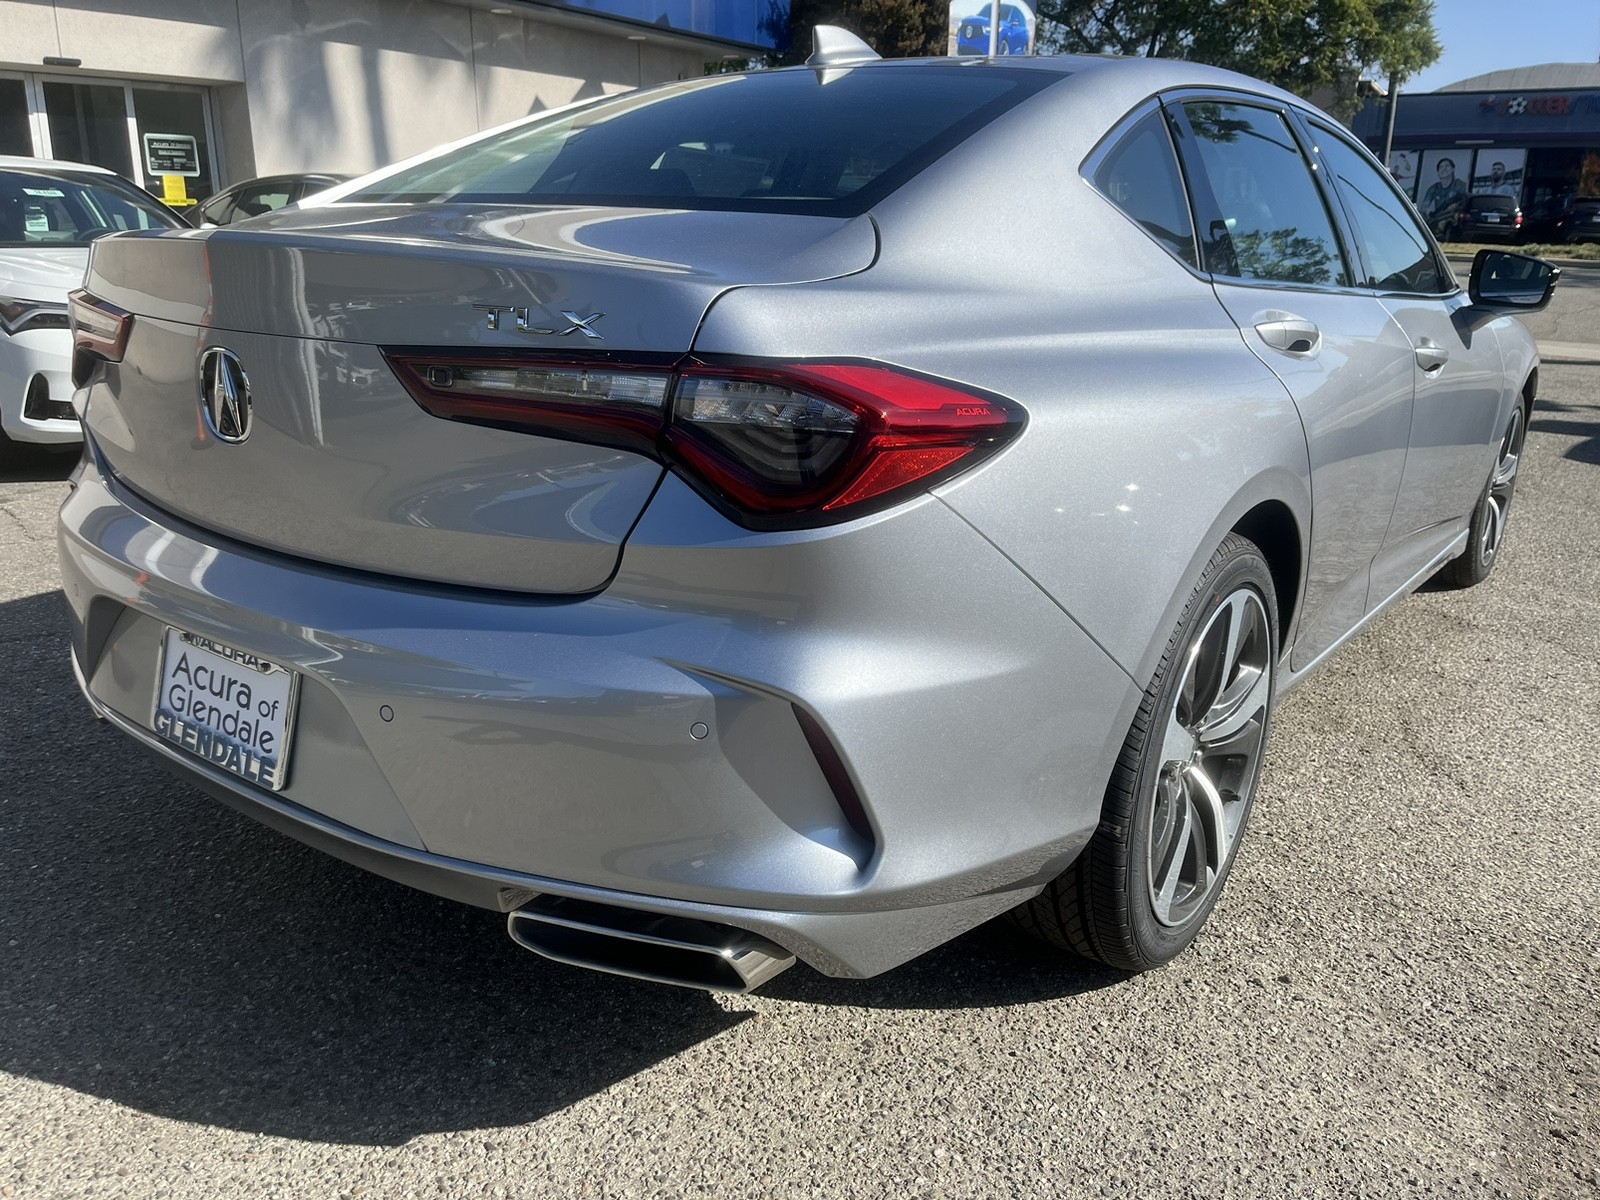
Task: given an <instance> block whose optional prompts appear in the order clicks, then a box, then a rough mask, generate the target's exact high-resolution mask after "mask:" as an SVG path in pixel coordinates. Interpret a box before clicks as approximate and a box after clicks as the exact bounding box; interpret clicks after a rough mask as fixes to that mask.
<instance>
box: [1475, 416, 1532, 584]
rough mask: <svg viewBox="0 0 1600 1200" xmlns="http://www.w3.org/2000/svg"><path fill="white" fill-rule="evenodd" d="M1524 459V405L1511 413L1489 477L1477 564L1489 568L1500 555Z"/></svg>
mask: <svg viewBox="0 0 1600 1200" xmlns="http://www.w3.org/2000/svg"><path fill="white" fill-rule="evenodd" d="M1521 458H1522V406H1521V405H1518V406H1517V407H1516V408H1514V409H1513V410H1512V412H1511V424H1510V425H1508V426H1507V427H1506V436H1505V438H1504V439H1503V440H1502V441H1501V443H1500V454H1499V457H1498V458H1497V459H1496V460H1495V464H1494V474H1493V475H1492V476H1490V478H1489V494H1488V495H1487V496H1486V497H1485V498H1484V504H1485V505H1486V506H1487V508H1486V510H1485V513H1484V515H1485V517H1486V518H1487V519H1486V520H1485V521H1484V522H1483V533H1482V535H1481V536H1480V537H1479V539H1478V561H1479V562H1481V563H1483V565H1484V566H1488V565H1489V564H1490V563H1492V562H1493V561H1494V556H1495V555H1496V554H1498V553H1499V552H1500V544H1501V542H1503V541H1504V540H1505V535H1506V516H1507V512H1508V510H1509V509H1510V507H1511V496H1512V493H1513V492H1515V491H1516V487H1517V467H1518V465H1519V463H1520V461H1521Z"/></svg>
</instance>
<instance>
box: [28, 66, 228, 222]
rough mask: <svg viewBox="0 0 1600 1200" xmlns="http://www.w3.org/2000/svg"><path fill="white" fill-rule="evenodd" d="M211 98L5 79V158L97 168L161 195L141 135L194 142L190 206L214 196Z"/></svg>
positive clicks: (172, 90) (163, 88) (146, 88)
mask: <svg viewBox="0 0 1600 1200" xmlns="http://www.w3.org/2000/svg"><path fill="white" fill-rule="evenodd" d="M211 130H212V119H211V97H210V93H209V92H208V91H207V90H206V89H204V88H198V87H189V86H184V85H181V84H157V83H144V82H141V83H128V82H123V81H120V80H112V79H82V78H63V77H60V76H53V75H39V74H32V73H28V74H4V75H0V154H16V155H21V156H23V157H32V158H57V159H62V160H64V161H68V162H86V163H93V164H94V165H96V166H100V167H106V168H108V169H109V170H112V171H115V172H116V173H117V174H119V175H121V176H123V177H124V178H126V179H131V180H132V181H133V182H134V183H137V184H139V185H140V186H141V187H144V188H146V189H148V190H150V191H152V192H155V193H157V194H158V195H159V194H160V192H161V179H160V177H158V176H153V175H151V173H150V172H149V171H147V170H146V163H145V157H144V135H145V134H163V135H166V136H167V137H168V138H171V137H173V136H178V137H192V138H193V139H194V142H195V150H196V157H197V158H198V160H199V168H200V174H199V175H198V176H196V177H193V178H188V179H186V180H185V185H186V189H187V191H188V194H189V197H190V198H191V199H192V200H196V201H199V200H204V199H205V198H206V197H208V196H210V195H212V194H213V193H214V192H215V191H216V190H217V176H218V173H219V172H218V164H217V162H216V161H215V160H216V154H215V152H214V151H215V141H214V139H213V138H212V136H211Z"/></svg>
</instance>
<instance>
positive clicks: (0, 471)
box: [0, 442, 78, 483]
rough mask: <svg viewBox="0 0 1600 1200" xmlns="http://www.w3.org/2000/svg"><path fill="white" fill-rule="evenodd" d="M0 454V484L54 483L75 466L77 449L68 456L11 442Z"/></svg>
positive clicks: (65, 475)
mask: <svg viewBox="0 0 1600 1200" xmlns="http://www.w3.org/2000/svg"><path fill="white" fill-rule="evenodd" d="M0 450H3V453H0V483H54V482H56V481H57V480H61V479H65V478H66V477H67V476H68V475H71V474H72V469H73V468H74V467H76V466H77V465H78V451H77V447H73V449H72V452H70V453H69V452H67V451H65V450H45V449H42V448H40V447H38V446H28V445H20V444H18V443H16V442H13V443H11V444H10V445H9V446H5V447H3V448H0Z"/></svg>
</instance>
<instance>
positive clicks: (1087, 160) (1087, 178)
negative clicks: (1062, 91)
mask: <svg viewBox="0 0 1600 1200" xmlns="http://www.w3.org/2000/svg"><path fill="white" fill-rule="evenodd" d="M1150 116H1159V117H1160V119H1161V125H1162V128H1163V129H1165V130H1166V134H1167V146H1168V148H1169V149H1170V150H1171V151H1172V161H1173V164H1174V165H1175V166H1176V167H1177V168H1178V191H1179V192H1180V193H1181V194H1182V196H1183V205H1184V208H1185V209H1186V210H1187V211H1188V214H1189V247H1190V249H1191V250H1192V251H1193V253H1194V262H1193V263H1187V262H1184V261H1183V259H1181V258H1179V257H1178V256H1177V255H1176V254H1174V253H1173V252H1172V250H1171V248H1170V247H1168V246H1167V245H1165V244H1164V243H1163V242H1161V241H1160V240H1159V239H1158V238H1156V236H1155V235H1154V234H1152V233H1151V232H1150V231H1149V230H1148V229H1146V228H1145V227H1144V226H1143V225H1141V224H1140V223H1139V222H1138V221H1136V220H1134V219H1133V217H1132V215H1131V214H1129V213H1128V212H1127V211H1126V210H1125V209H1123V207H1122V206H1121V205H1120V204H1118V203H1117V202H1116V201H1115V200H1113V199H1111V197H1110V196H1107V195H1106V194H1105V193H1104V192H1102V191H1101V190H1100V188H1099V185H1097V184H1096V183H1095V181H1094V177H1095V176H1096V175H1097V174H1098V173H1099V171H1100V168H1101V167H1102V166H1104V165H1105V161H1106V159H1108V158H1110V157H1111V154H1112V151H1114V150H1116V149H1118V148H1119V147H1120V146H1121V145H1122V143H1123V142H1124V141H1126V140H1127V138H1128V136H1129V135H1130V134H1131V133H1132V132H1133V131H1134V129H1136V128H1137V127H1138V126H1140V125H1142V124H1143V123H1144V121H1145V120H1146V118H1148V117H1150ZM1078 178H1079V179H1081V180H1082V181H1083V182H1084V183H1085V184H1086V185H1088V188H1089V190H1090V191H1091V192H1093V193H1094V195H1095V198H1096V199H1098V200H1099V201H1100V202H1101V203H1102V204H1108V205H1110V206H1111V208H1112V209H1113V210H1114V211H1115V212H1116V213H1117V215H1118V216H1120V217H1121V218H1122V219H1123V220H1125V221H1127V222H1128V224H1130V225H1132V226H1133V227H1134V228H1135V229H1137V230H1138V231H1139V232H1140V233H1141V234H1143V235H1144V236H1145V237H1146V238H1149V240H1150V242H1151V243H1152V244H1153V245H1155V246H1156V247H1158V248H1159V249H1160V250H1161V252H1162V253H1163V254H1165V255H1166V256H1167V257H1168V258H1170V259H1171V260H1172V261H1173V262H1175V263H1177V264H1178V265H1179V266H1180V267H1182V268H1183V269H1184V270H1185V271H1187V272H1189V274H1191V275H1193V276H1194V277H1195V278H1196V279H1203V280H1205V281H1207V282H1210V280H1211V276H1210V275H1209V274H1208V273H1207V272H1206V271H1205V270H1203V269H1202V268H1201V267H1200V265H1199V264H1200V263H1201V262H1202V261H1203V260H1202V257H1201V254H1200V241H1199V226H1198V224H1197V223H1196V217H1195V210H1194V197H1193V195H1192V194H1191V192H1190V189H1189V177H1188V173H1187V172H1186V171H1185V170H1184V165H1183V156H1182V155H1181V154H1179V153H1178V146H1177V143H1176V142H1175V141H1174V139H1173V136H1172V118H1171V116H1170V114H1168V113H1167V111H1166V108H1165V106H1163V105H1162V103H1161V98H1160V97H1159V96H1150V97H1148V98H1147V99H1145V100H1142V101H1140V102H1139V103H1138V104H1136V105H1135V106H1134V107H1133V108H1130V109H1129V110H1128V111H1127V112H1126V113H1124V114H1123V115H1122V117H1121V119H1120V120H1118V121H1117V122H1116V124H1114V125H1112V126H1111V128H1110V129H1109V130H1107V131H1106V133H1105V134H1104V136H1102V137H1101V139H1100V140H1099V141H1098V142H1096V143H1095V145H1094V149H1092V150H1090V151H1089V153H1088V154H1087V155H1086V156H1085V157H1084V160H1083V162H1081V163H1079V164H1078Z"/></svg>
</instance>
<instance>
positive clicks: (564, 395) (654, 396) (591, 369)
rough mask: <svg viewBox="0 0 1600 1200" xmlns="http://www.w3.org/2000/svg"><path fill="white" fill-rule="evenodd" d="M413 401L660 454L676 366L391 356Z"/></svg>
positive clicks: (489, 421)
mask: <svg viewBox="0 0 1600 1200" xmlns="http://www.w3.org/2000/svg"><path fill="white" fill-rule="evenodd" d="M389 361H390V363H392V364H393V365H394V366H395V367H397V368H399V373H400V379H401V382H403V383H404V384H405V385H406V388H407V390H408V391H410V393H411V396H412V399H414V400H416V402H417V403H418V404H420V405H422V407H423V408H425V409H426V410H427V411H428V412H430V413H432V414H433V415H434V416H436V417H447V418H450V419H452V420H456V421H468V422H471V423H473V424H477V425H504V426H509V427H511V428H515V429H523V430H526V431H528V432H530V433H544V434H548V435H549V436H551V437H558V438H566V439H569V440H572V441H583V442H599V443H602V444H603V445H608V446H620V447H623V448H625V449H629V450H643V451H645V452H646V453H650V452H653V451H654V449H655V445H656V441H657V439H658V438H659V437H660V435H661V425H662V421H663V419H664V415H665V412H666V406H667V397H668V394H669V393H670V391H671V385H672V373H671V371H670V370H669V369H667V368H664V367H661V368H650V367H641V366H634V365H628V366H616V365H613V364H608V363H604V362H600V361H597V360H574V361H567V362H563V361H558V360H540V361H537V362H529V361H526V360H517V359H510V358H477V359H464V358H453V357H448V356H439V355H418V356H415V357H413V356H411V355H398V354H392V355H390V356H389Z"/></svg>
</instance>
